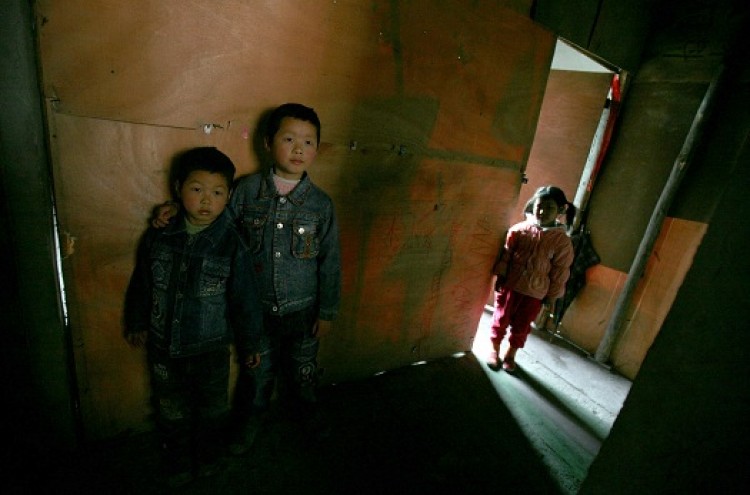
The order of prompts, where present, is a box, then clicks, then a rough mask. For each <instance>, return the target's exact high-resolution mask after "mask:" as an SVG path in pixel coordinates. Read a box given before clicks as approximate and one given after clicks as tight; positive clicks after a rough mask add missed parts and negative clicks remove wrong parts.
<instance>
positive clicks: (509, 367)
mask: <svg viewBox="0 0 750 495" xmlns="http://www.w3.org/2000/svg"><path fill="white" fill-rule="evenodd" d="M503 370H505V371H507V372H508V373H513V372H514V371H516V360H515V358H507V357H506V358H505V359H503Z"/></svg>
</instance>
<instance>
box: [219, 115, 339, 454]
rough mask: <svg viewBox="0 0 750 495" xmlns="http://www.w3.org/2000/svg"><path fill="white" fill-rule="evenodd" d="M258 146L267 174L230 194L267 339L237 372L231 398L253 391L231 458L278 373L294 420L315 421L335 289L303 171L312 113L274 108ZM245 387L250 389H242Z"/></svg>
mask: <svg viewBox="0 0 750 495" xmlns="http://www.w3.org/2000/svg"><path fill="white" fill-rule="evenodd" d="M264 142H265V147H266V150H267V151H268V152H269V154H270V156H271V159H272V161H273V170H271V171H270V172H269V173H258V174H253V175H249V176H246V177H243V178H242V179H241V180H240V181H239V182H238V184H237V187H236V189H235V194H234V196H233V197H232V206H233V208H234V211H235V214H236V215H237V217H238V220H239V222H240V224H239V226H240V231H241V232H242V233H243V235H244V238H245V240H246V241H247V244H248V245H249V246H250V250H251V251H252V253H253V261H254V268H255V271H256V274H257V276H258V279H259V281H260V287H261V301H262V304H263V309H264V325H265V326H266V332H267V334H268V335H270V342H268V345H267V346H264V348H262V349H261V365H260V366H259V367H258V368H256V369H252V370H251V369H245V370H242V373H243V375H241V376H240V378H239V381H238V386H237V393H238V394H242V393H243V391H244V389H245V388H247V389H250V390H252V389H253V388H255V393H254V396H253V401H252V406H251V416H250V421H249V424H248V425H247V426H246V427H245V435H244V437H245V438H244V440H245V441H244V448H243V445H242V444H240V445H237V444H235V445H234V446H233V447H234V449H233V451H234V452H235V453H241V452H242V451H244V450H245V448H247V447H249V445H250V444H251V443H252V440H253V437H254V434H255V430H256V429H257V421H258V415H259V414H262V413H263V412H264V411H266V410H267V409H268V406H269V403H270V399H271V395H272V393H273V388H274V383H275V378H276V375H277V374H278V373H279V371H280V372H281V374H282V379H283V385H285V388H284V390H285V391H287V392H290V393H289V394H288V395H286V396H282V397H284V398H287V399H291V401H292V403H291V404H290V405H291V406H292V407H293V408H294V411H295V412H297V413H299V415H300V418H302V419H303V420H309V421H314V420H315V418H316V414H317V411H316V408H315V402H316V396H315V384H316V378H317V355H318V345H319V340H318V339H319V338H320V337H322V336H324V335H325V334H327V333H328V332H329V330H330V326H331V320H333V319H334V318H335V317H336V315H337V313H338V307H339V296H340V286H341V282H340V280H341V250H340V246H339V234H338V226H337V223H336V217H335V215H334V208H333V202H332V201H331V198H330V197H329V196H328V195H327V194H326V193H325V192H323V191H322V190H321V189H320V188H318V187H317V186H315V185H314V184H313V183H312V181H311V180H310V176H309V175H308V174H307V169H308V168H309V167H310V166H311V165H312V164H313V162H314V161H315V158H316V156H317V154H318V145H319V144H320V120H319V119H318V115H317V114H316V113H315V111H314V110H313V109H312V108H309V107H306V106H304V105H300V104H297V103H287V104H284V105H281V106H279V107H278V108H276V109H275V110H274V111H273V112H272V113H271V114H270V116H269V118H268V120H267V125H266V129H265V133H264ZM246 374H249V375H251V376H247V375H246ZM248 382H250V383H252V382H254V385H255V386H254V387H245V386H244V384H245V383H248ZM239 398H240V399H242V396H240V397H239ZM240 402H241V400H240Z"/></svg>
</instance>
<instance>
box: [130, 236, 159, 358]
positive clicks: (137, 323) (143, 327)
mask: <svg viewBox="0 0 750 495" xmlns="http://www.w3.org/2000/svg"><path fill="white" fill-rule="evenodd" d="M152 241H153V231H152V230H150V229H149V230H148V231H146V233H145V234H144V235H143V237H142V238H141V241H140V242H139V245H138V251H137V254H136V263H135V268H134V269H133V274H132V275H131V277H130V283H129V284H128V288H127V290H126V292H125V307H124V313H123V323H124V331H123V336H124V338H125V340H126V341H127V342H128V344H130V345H131V346H133V347H142V346H143V345H144V344H145V343H146V338H147V335H148V325H149V315H150V314H151V273H150V270H149V263H148V254H149V251H150V248H151V243H152Z"/></svg>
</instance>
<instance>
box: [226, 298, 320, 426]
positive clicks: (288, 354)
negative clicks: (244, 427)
mask: <svg viewBox="0 0 750 495" xmlns="http://www.w3.org/2000/svg"><path fill="white" fill-rule="evenodd" d="M317 317H318V314H317V311H316V309H315V308H314V307H310V308H307V309H304V310H302V311H297V312H294V313H290V314H287V315H284V316H273V315H270V314H265V315H264V317H263V324H264V326H265V329H266V331H267V332H268V334H269V339H268V341H267V343H266V345H264V347H263V348H262V349H260V353H261V362H260V366H258V367H257V368H255V369H248V368H245V367H241V368H240V373H239V376H238V380H237V387H236V390H235V399H236V401H235V403H236V405H237V410H238V413H239V414H240V416H247V415H250V414H261V413H264V412H265V411H267V410H268V408H269V406H270V402H271V397H272V395H273V392H274V386H275V385H276V379H277V377H278V378H279V389H278V392H279V398H280V399H281V400H282V401H283V402H284V403H285V405H288V406H290V407H291V408H292V410H291V412H293V413H300V414H307V413H308V410H310V409H312V408H313V407H314V404H315V402H316V400H317V399H316V396H315V386H316V383H317V374H318V362H317V358H318V347H319V342H318V338H317V337H315V336H313V335H312V333H311V332H312V327H313V325H314V323H315V321H316V320H317Z"/></svg>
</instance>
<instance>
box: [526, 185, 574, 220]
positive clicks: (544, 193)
mask: <svg viewBox="0 0 750 495" xmlns="http://www.w3.org/2000/svg"><path fill="white" fill-rule="evenodd" d="M547 198H549V199H551V200H552V201H554V202H555V204H557V206H558V207H559V208H565V224H566V225H567V226H568V228H570V227H571V226H572V225H573V220H574V219H575V217H576V207H575V205H574V204H573V203H571V202H570V201H568V198H566V197H565V193H564V192H563V190H562V189H560V188H559V187H555V186H542V187H540V188H539V189H537V190H536V192H535V193H534V195H533V196H532V197H531V198H530V199H529V200H528V201H527V202H526V207H525V208H524V209H523V211H524V213H531V212H532V210H533V208H534V201H536V200H537V199H547Z"/></svg>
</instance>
